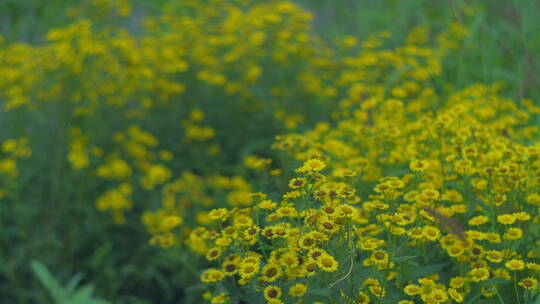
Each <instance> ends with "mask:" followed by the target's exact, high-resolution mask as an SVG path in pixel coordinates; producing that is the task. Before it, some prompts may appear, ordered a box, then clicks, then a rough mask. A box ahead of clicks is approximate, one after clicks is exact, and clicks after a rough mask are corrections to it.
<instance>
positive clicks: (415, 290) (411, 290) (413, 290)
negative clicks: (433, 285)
mask: <svg viewBox="0 0 540 304" xmlns="http://www.w3.org/2000/svg"><path fill="white" fill-rule="evenodd" d="M403 291H404V292H405V293H406V294H407V295H409V296H414V295H417V294H420V293H422V291H423V288H422V287H420V286H418V285H414V284H409V285H407V286H405V288H403Z"/></svg>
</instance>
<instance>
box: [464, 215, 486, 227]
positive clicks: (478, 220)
mask: <svg viewBox="0 0 540 304" xmlns="http://www.w3.org/2000/svg"><path fill="white" fill-rule="evenodd" d="M487 222H488V217H487V216H484V215H479V216H475V217H473V218H471V219H470V220H469V221H468V224H469V225H470V226H478V225H482V224H485V223H487Z"/></svg>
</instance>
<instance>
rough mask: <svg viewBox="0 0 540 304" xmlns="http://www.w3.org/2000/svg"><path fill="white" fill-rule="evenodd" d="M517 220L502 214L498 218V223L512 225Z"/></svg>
mask: <svg viewBox="0 0 540 304" xmlns="http://www.w3.org/2000/svg"><path fill="white" fill-rule="evenodd" d="M515 221H516V218H515V217H514V216H513V215H512V214H502V215H498V216H497V222H499V223H501V224H503V225H512V224H513V223H514V222H515Z"/></svg>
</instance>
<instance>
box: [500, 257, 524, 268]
mask: <svg viewBox="0 0 540 304" xmlns="http://www.w3.org/2000/svg"><path fill="white" fill-rule="evenodd" d="M504 266H506V268H508V269H510V270H523V268H525V262H523V261H522V260H518V259H512V260H510V261H508V262H506V263H505V264H504Z"/></svg>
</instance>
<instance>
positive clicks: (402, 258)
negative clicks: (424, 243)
mask: <svg viewBox="0 0 540 304" xmlns="http://www.w3.org/2000/svg"><path fill="white" fill-rule="evenodd" d="M415 258H417V256H415V255H404V256H399V257H395V258H392V261H394V262H405V261H408V260H413V259H415Z"/></svg>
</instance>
